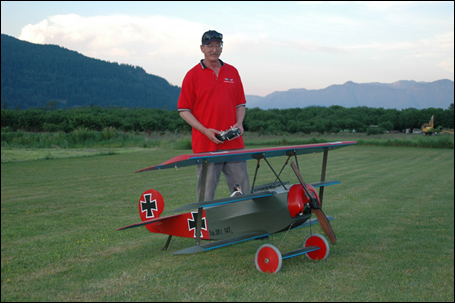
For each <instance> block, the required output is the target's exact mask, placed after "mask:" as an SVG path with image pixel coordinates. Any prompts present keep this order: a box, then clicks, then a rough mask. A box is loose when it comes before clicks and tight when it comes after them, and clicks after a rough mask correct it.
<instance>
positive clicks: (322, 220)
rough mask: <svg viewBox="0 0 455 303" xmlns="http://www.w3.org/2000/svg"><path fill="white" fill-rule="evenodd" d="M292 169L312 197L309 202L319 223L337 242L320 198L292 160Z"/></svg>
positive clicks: (331, 239) (330, 237)
mask: <svg viewBox="0 0 455 303" xmlns="http://www.w3.org/2000/svg"><path fill="white" fill-rule="evenodd" d="M291 166H292V169H293V170H294V173H295V175H296V176H297V178H298V179H299V181H300V184H301V185H302V186H303V189H304V190H305V192H306V194H307V195H308V197H310V202H309V203H308V204H309V206H310V208H311V209H312V210H313V212H314V214H315V215H316V218H317V219H318V222H319V224H320V225H321V228H322V230H323V231H324V232H325V234H326V235H327V236H328V237H329V239H330V242H332V244H335V243H336V241H337V238H336V236H335V233H334V232H333V229H332V225H330V222H329V220H328V219H327V216H326V215H325V214H324V212H323V211H322V209H321V206H320V205H319V201H318V199H317V198H316V197H315V196H314V193H311V192H310V191H309V190H308V187H307V186H306V183H305V181H304V180H303V178H302V176H301V175H300V171H299V169H298V168H297V165H295V163H294V162H293V161H292V162H291Z"/></svg>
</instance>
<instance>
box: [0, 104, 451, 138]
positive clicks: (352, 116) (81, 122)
mask: <svg viewBox="0 0 455 303" xmlns="http://www.w3.org/2000/svg"><path fill="white" fill-rule="evenodd" d="M1 112H2V115H1V127H2V131H16V130H21V131H26V132H66V133H68V132H71V131H73V130H76V129H78V128H86V129H89V130H94V131H101V130H103V129H105V128H115V129H117V130H119V131H125V132H143V131H145V132H152V131H153V132H165V131H170V132H189V131H191V127H190V126H189V125H188V124H187V123H186V122H185V121H184V120H183V119H182V118H181V117H180V115H179V113H178V111H177V110H170V111H169V110H162V109H154V108H103V107H96V106H89V107H85V108H77V109H59V110H46V109H44V108H42V109H28V110H9V109H2V110H1ZM432 115H434V116H435V119H434V122H435V128H438V127H439V128H454V110H453V105H452V106H451V107H450V108H449V109H441V108H427V109H422V110H417V109H404V110H396V109H383V108H368V107H356V108H344V107H342V106H330V107H308V108H294V109H280V110H279V109H271V110H262V109H259V108H251V109H250V108H247V109H246V116H245V121H244V127H245V130H246V131H250V132H256V133H259V134H264V135H265V134H282V133H291V134H292V133H306V134H309V133H314V132H318V133H338V132H353V131H355V132H369V133H374V132H384V131H404V130H405V129H413V128H419V129H420V128H421V125H422V124H423V123H428V122H429V120H430V119H431V116H432Z"/></svg>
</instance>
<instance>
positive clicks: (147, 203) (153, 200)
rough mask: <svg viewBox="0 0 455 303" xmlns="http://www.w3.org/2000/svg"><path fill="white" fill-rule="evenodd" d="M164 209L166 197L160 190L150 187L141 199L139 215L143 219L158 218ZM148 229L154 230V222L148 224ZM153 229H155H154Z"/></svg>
mask: <svg viewBox="0 0 455 303" xmlns="http://www.w3.org/2000/svg"><path fill="white" fill-rule="evenodd" d="M163 210H164V199H163V196H162V195H161V194H160V192H159V191H157V190H155V189H149V190H147V191H145V192H144V193H143V194H142V195H141V198H140V199H139V215H140V216H141V220H142V221H147V220H151V219H156V218H158V217H159V216H160V215H161V213H162V212H163ZM145 227H147V229H148V230H149V231H151V232H154V230H155V227H154V224H151V225H146V226H145ZM152 230H153V231H152Z"/></svg>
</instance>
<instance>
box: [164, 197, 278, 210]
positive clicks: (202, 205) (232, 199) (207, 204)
mask: <svg viewBox="0 0 455 303" xmlns="http://www.w3.org/2000/svg"><path fill="white" fill-rule="evenodd" d="M272 195H273V193H272V192H261V193H255V194H248V195H240V196H235V197H229V198H224V199H219V200H213V201H206V202H196V203H191V204H188V205H185V206H182V207H180V208H177V209H174V210H172V211H171V212H177V211H183V210H189V209H196V208H206V207H211V206H218V205H223V204H228V203H235V202H239V201H245V200H250V199H257V198H264V197H269V196H272Z"/></svg>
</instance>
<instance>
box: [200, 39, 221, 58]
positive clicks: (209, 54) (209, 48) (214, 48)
mask: <svg viewBox="0 0 455 303" xmlns="http://www.w3.org/2000/svg"><path fill="white" fill-rule="evenodd" d="M201 51H202V52H203V53H204V56H205V60H208V61H218V58H219V57H220V55H221V52H222V51H223V43H221V42H219V41H212V42H210V43H209V44H205V45H201Z"/></svg>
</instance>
